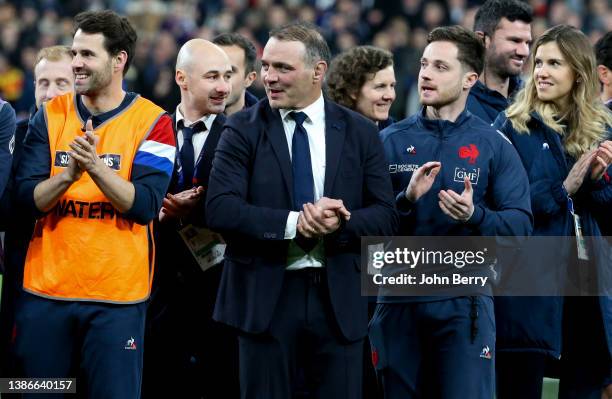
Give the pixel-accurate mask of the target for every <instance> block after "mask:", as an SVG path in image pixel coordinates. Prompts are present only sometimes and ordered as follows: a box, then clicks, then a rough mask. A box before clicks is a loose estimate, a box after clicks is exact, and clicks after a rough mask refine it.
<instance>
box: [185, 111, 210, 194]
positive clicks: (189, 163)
mask: <svg viewBox="0 0 612 399" xmlns="http://www.w3.org/2000/svg"><path fill="white" fill-rule="evenodd" d="M204 131H206V125H205V124H204V122H202V121H200V122H198V123H196V124H195V125H193V126H192V127H188V126H183V127H182V128H181V132H182V133H183V146H182V147H181V177H182V179H181V180H182V183H183V185H182V186H183V187H182V188H183V189H184V190H187V189H189V188H191V186H192V185H193V169H194V165H195V160H194V154H193V152H194V150H193V141H192V139H193V135H194V134H196V133H200V132H204Z"/></svg>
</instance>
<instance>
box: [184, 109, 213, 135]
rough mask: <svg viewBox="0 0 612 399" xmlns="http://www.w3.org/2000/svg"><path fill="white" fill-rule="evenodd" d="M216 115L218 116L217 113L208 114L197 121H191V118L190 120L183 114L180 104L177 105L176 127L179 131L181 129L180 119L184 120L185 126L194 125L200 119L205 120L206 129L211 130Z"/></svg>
mask: <svg viewBox="0 0 612 399" xmlns="http://www.w3.org/2000/svg"><path fill="white" fill-rule="evenodd" d="M216 117H217V114H208V115H204V116H203V117H201V118H200V119H198V120H197V121H193V122H191V121H190V120H188V119H187V118H185V117H184V116H183V113H182V112H181V104H179V105H178V106H177V107H176V125H175V128H176V130H177V131H178V130H179V122H180V121H183V124H184V126H193V125H194V124H196V123H198V122H199V121H202V122H204V125H205V126H206V131H207V132H210V128H211V127H212V124H213V122H214V121H215V118H216Z"/></svg>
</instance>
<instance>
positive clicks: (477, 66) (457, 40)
mask: <svg viewBox="0 0 612 399" xmlns="http://www.w3.org/2000/svg"><path fill="white" fill-rule="evenodd" d="M433 42H451V43H453V44H455V45H456V46H457V50H458V51H457V59H458V60H459V62H460V63H461V65H463V66H464V67H467V68H468V69H469V70H471V71H474V72H476V73H477V74H478V75H480V74H481V73H482V70H483V68H484V58H485V47H484V44H483V43H482V40H481V39H480V38H479V37H478V36H476V34H475V33H474V32H472V31H470V30H469V29H466V28H464V27H463V26H459V25H455V26H443V27H440V28H436V29H434V30H432V31H431V32H430V33H429V36H427V43H433Z"/></svg>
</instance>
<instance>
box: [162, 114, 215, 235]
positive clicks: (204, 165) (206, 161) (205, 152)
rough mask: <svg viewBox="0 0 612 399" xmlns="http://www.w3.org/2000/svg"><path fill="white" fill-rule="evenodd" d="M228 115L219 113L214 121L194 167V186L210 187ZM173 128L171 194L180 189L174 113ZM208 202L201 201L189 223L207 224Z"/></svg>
mask: <svg viewBox="0 0 612 399" xmlns="http://www.w3.org/2000/svg"><path fill="white" fill-rule="evenodd" d="M225 118H226V116H225V115H224V114H217V116H216V117H215V120H214V121H213V123H212V125H211V127H210V131H209V132H208V137H207V138H206V142H205V143H204V147H202V151H201V153H200V156H199V157H198V159H200V161H199V162H197V165H196V167H195V169H194V173H193V175H194V178H195V179H196V184H194V186H202V187H204V189H205V190H206V189H207V188H208V179H209V177H210V171H211V170H212V160H213V157H214V155H215V148H217V144H218V143H219V138H221V132H222V131H223V125H224V124H225ZM172 129H173V130H174V138H175V139H176V148H177V154H176V160H175V162H174V170H173V171H172V180H170V186H169V187H168V192H169V193H171V194H176V193H178V192H179V191H180V188H179V187H178V182H179V173H178V170H179V162H180V153H179V152H178V138H177V133H178V132H177V131H176V114H172ZM196 161H197V159H196ZM205 214H206V202H205V201H202V202H201V207H200V208H199V209H198V210H197V211H196V212H193V217H192V218H191V219H190V220H188V221H187V222H188V223H193V224H196V225H199V226H202V225H205V223H206V217H205Z"/></svg>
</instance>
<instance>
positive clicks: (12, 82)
mask: <svg viewBox="0 0 612 399" xmlns="http://www.w3.org/2000/svg"><path fill="white" fill-rule="evenodd" d="M23 79H24V78H23V72H22V71H21V70H20V69H19V68H17V67H15V66H13V65H12V64H11V63H10V61H9V60H8V59H7V57H6V56H5V55H4V54H0V96H2V97H3V98H4V99H5V100H7V101H9V102H12V103H14V102H16V101H17V100H19V98H20V97H21V94H22V91H23Z"/></svg>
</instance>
